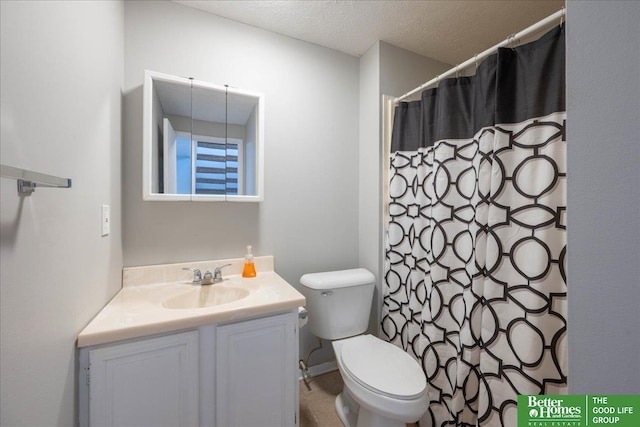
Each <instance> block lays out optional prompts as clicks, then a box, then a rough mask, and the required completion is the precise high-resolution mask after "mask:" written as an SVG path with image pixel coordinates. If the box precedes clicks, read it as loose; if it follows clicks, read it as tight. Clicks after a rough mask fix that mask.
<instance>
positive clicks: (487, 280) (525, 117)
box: [380, 11, 568, 427]
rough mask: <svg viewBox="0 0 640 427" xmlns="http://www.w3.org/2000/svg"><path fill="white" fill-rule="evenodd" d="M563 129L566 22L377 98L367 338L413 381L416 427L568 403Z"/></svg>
mask: <svg viewBox="0 0 640 427" xmlns="http://www.w3.org/2000/svg"><path fill="white" fill-rule="evenodd" d="M523 39H527V42H526V43H524V42H522V41H521V40H523ZM529 40H533V41H529ZM565 130H566V107H565V25H564V11H560V12H558V13H556V14H554V15H552V16H550V17H548V18H546V19H545V20H543V21H541V22H540V23H538V24H535V25H534V26H532V27H530V28H528V29H526V30H524V31H523V32H522V33H518V34H516V35H513V36H511V37H509V39H507V40H505V41H504V42H502V43H501V44H499V45H496V46H495V47H494V48H491V49H489V50H487V51H485V52H483V53H482V54H479V55H476V56H475V57H473V58H471V59H470V60H469V61H467V62H465V63H463V64H460V65H459V66H457V67H455V68H454V69H452V70H451V71H449V72H447V73H445V74H443V75H442V76H439V77H437V78H436V79H434V80H432V81H430V82H427V83H425V84H424V85H422V86H421V87H419V88H416V89H415V90H413V91H411V92H409V93H407V94H405V95H403V96H402V97H400V98H396V99H393V98H389V99H387V100H386V103H385V106H384V114H383V134H384V137H383V139H384V142H385V143H384V145H385V152H384V153H383V163H384V162H386V164H384V165H383V182H384V183H385V184H386V185H384V184H383V205H384V214H383V216H384V218H383V220H382V223H383V243H382V244H383V245H384V247H383V249H384V259H383V261H382V262H383V266H384V267H383V278H382V295H381V299H382V312H381V317H380V323H381V325H380V328H381V336H382V337H383V338H385V339H387V340H388V341H390V342H392V343H394V344H396V345H397V346H399V347H401V348H402V349H404V350H405V351H406V352H408V353H409V354H410V355H411V356H413V357H414V358H415V359H416V360H417V361H418V362H419V363H420V364H421V366H422V369H423V370H424V372H425V374H426V377H427V389H428V398H429V410H428V411H427V413H426V414H425V416H424V417H423V418H422V420H421V421H420V425H421V426H422V427H425V426H441V425H456V426H476V425H479V426H513V425H516V423H517V422H516V420H517V410H516V408H517V396H518V395H521V394H534V395H537V394H566V393H567V392H568V391H567V384H568V379H567V285H566V280H567V267H566V251H567V236H566V232H567V224H566V211H567V194H566V180H567V170H566V143H567V139H566V131H565Z"/></svg>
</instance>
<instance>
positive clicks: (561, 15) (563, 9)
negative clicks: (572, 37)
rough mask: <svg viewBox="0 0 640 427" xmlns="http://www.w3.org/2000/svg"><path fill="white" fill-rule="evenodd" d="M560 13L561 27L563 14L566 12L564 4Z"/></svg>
mask: <svg viewBox="0 0 640 427" xmlns="http://www.w3.org/2000/svg"><path fill="white" fill-rule="evenodd" d="M561 10H562V13H561V14H560V27H562V24H564V15H565V14H566V13H567V12H566V10H565V8H564V6H562V9H561Z"/></svg>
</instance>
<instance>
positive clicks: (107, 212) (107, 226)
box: [102, 205, 111, 237]
mask: <svg viewBox="0 0 640 427" xmlns="http://www.w3.org/2000/svg"><path fill="white" fill-rule="evenodd" d="M109 233H111V207H110V206H109V205H102V236H103V237H104V236H108V235H109Z"/></svg>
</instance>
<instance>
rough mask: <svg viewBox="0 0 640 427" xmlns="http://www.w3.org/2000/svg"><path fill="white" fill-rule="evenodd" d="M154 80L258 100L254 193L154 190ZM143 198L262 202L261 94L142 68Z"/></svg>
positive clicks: (262, 122)
mask: <svg viewBox="0 0 640 427" xmlns="http://www.w3.org/2000/svg"><path fill="white" fill-rule="evenodd" d="M154 81H162V82H167V83H175V84H178V85H183V86H184V85H186V86H190V87H191V86H192V87H193V88H201V89H210V90H215V91H219V92H225V91H227V93H228V94H235V95H245V96H250V97H253V98H257V100H258V111H257V114H256V115H257V133H258V143H257V144H256V169H257V170H256V181H257V182H256V194H255V195H235V194H228V195H207V194H164V193H153V192H152V191H151V189H152V182H153V177H152V176H151V175H152V172H153V171H152V169H153V168H152V164H153V149H152V146H153V141H152V138H153V94H154V92H155V90H154V86H153V85H154ZM142 110H143V113H142V200H144V201H194V202H262V201H263V200H264V153H265V139H264V95H263V94H262V93H260V92H254V91H250V90H245V89H239V88H234V87H230V86H223V85H217V84H214V83H208V82H203V81H200V80H195V79H189V78H185V77H178V76H173V75H170V74H164V73H159V72H156V71H150V70H145V71H144V85H143V100H142Z"/></svg>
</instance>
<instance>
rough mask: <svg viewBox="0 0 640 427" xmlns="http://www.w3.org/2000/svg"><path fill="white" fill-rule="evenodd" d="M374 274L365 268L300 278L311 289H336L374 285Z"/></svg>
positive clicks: (327, 272)
mask: <svg viewBox="0 0 640 427" xmlns="http://www.w3.org/2000/svg"><path fill="white" fill-rule="evenodd" d="M375 280H376V278H375V276H374V275H373V273H371V272H370V271H369V270H367V269H365V268H354V269H351V270H339V271H326V272H323V273H309V274H305V275H304V276H302V277H301V278H300V283H301V284H302V285H304V286H306V287H307V288H311V289H335V288H347V287H350V286H360V285H367V284H372V283H374V282H375Z"/></svg>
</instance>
